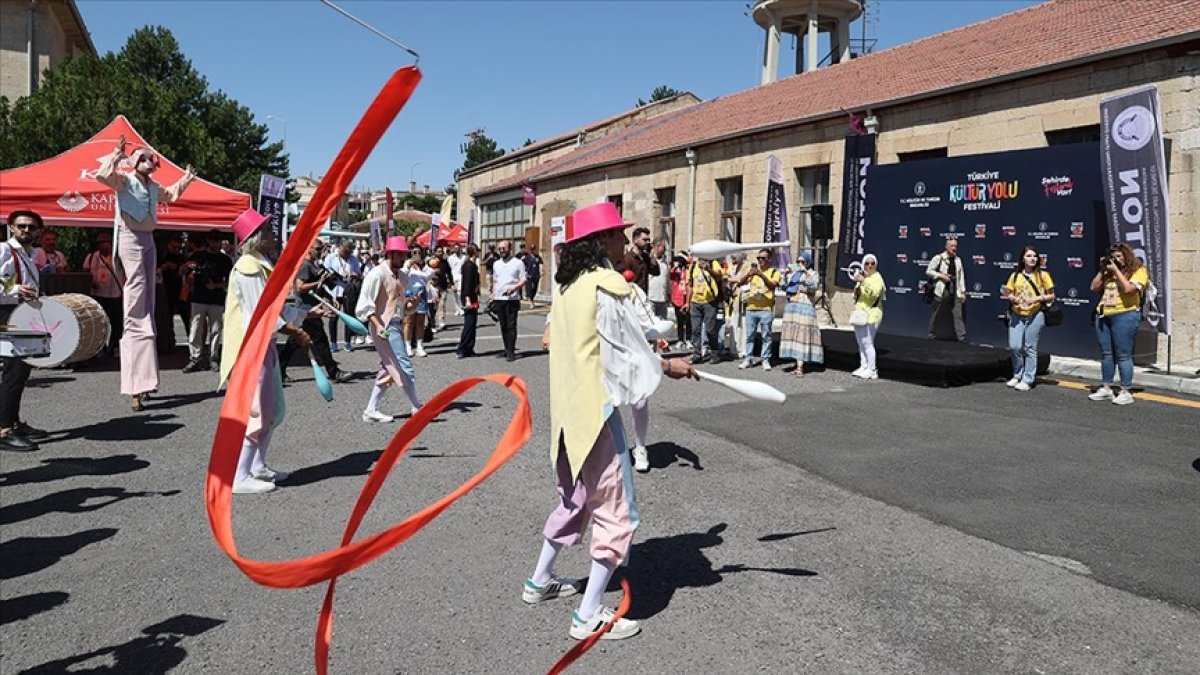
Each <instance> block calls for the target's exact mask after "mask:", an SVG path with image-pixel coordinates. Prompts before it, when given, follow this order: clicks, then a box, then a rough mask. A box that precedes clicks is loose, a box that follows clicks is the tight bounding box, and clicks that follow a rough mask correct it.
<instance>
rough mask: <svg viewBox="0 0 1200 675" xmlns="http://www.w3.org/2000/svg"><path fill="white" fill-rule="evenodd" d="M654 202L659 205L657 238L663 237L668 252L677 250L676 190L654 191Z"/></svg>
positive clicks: (663, 189)
mask: <svg viewBox="0 0 1200 675" xmlns="http://www.w3.org/2000/svg"><path fill="white" fill-rule="evenodd" d="M654 201H655V202H657V203H658V232H657V233H656V234H655V236H656V237H662V238H663V239H664V240H666V242H667V250H668V251H674V250H675V188H662V189H659V190H655V191H654Z"/></svg>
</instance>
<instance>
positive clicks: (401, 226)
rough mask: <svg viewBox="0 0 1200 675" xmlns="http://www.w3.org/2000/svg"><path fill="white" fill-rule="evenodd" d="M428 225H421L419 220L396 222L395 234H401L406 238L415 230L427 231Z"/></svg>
mask: <svg viewBox="0 0 1200 675" xmlns="http://www.w3.org/2000/svg"><path fill="white" fill-rule="evenodd" d="M428 229H429V223H422V222H421V221H419V220H403V219H402V220H397V221H396V223H395V233H396V234H402V235H404V236H406V237H408V236H412V234H413V233H414V232H416V231H417V230H428Z"/></svg>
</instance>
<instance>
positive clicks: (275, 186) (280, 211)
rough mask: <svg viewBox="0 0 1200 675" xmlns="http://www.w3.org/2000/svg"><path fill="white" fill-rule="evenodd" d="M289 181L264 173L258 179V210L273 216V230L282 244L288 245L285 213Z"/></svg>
mask: <svg viewBox="0 0 1200 675" xmlns="http://www.w3.org/2000/svg"><path fill="white" fill-rule="evenodd" d="M286 192H287V182H286V181H284V179H282V178H280V177H278V176H269V175H267V174H265V173H264V174H263V175H262V178H260V179H259V181H258V212H259V213H261V214H263V215H264V216H270V217H271V231H273V232H274V233H275V240H276V241H278V242H280V246H281V247H282V246H287V240H288V231H287V226H286V224H287V214H285V213H284V208H283V207H284V195H285V194H286Z"/></svg>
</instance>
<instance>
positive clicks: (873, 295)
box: [850, 253, 886, 380]
mask: <svg viewBox="0 0 1200 675" xmlns="http://www.w3.org/2000/svg"><path fill="white" fill-rule="evenodd" d="M854 281H855V284H854V312H855V313H857V312H862V313H863V314H864V315H865V316H866V323H865V324H862V325H855V326H854V337H855V338H856V339H857V340H858V362H859V366H858V370H856V371H854V372H853V373H851V375H853V376H855V377H861V378H863V379H864V380H877V379H879V372H878V370H877V369H876V368H875V333H877V332H878V331H879V324H881V323H883V293H884V290H885V289H886V286H885V285H884V282H883V276H882V275H880V274H879V259H878V258H876V257H875V254H873V253H868V254H866V255H865V256H863V259H862V272H861V273H859V274H858V276H856V277H855V279H854ZM850 323H851V324H854V323H855V321H854V314H851V321H850Z"/></svg>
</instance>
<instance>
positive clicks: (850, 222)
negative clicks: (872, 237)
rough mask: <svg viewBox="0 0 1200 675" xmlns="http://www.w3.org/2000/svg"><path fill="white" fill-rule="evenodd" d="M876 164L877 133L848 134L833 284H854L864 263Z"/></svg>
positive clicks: (843, 166)
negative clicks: (871, 176)
mask: <svg viewBox="0 0 1200 675" xmlns="http://www.w3.org/2000/svg"><path fill="white" fill-rule="evenodd" d="M874 164H875V135H874V134H865V135H852V136H847V137H846V148H845V153H844V160H843V163H842V219H841V221H840V225H839V228H838V254H837V266H838V270H837V273H836V274H835V275H834V278H833V284H834V285H835V286H840V287H842V288H854V281H853V278H852V277H853V276H854V274H855V273H856V272H857V270H858V269H859V268H860V267H861V261H862V257H863V255H864V254H865V253H866V249H864V248H863V238H864V236H865V234H866V217H867V174H868V171H869V170H870V168H871V167H872V166H873V165H874Z"/></svg>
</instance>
